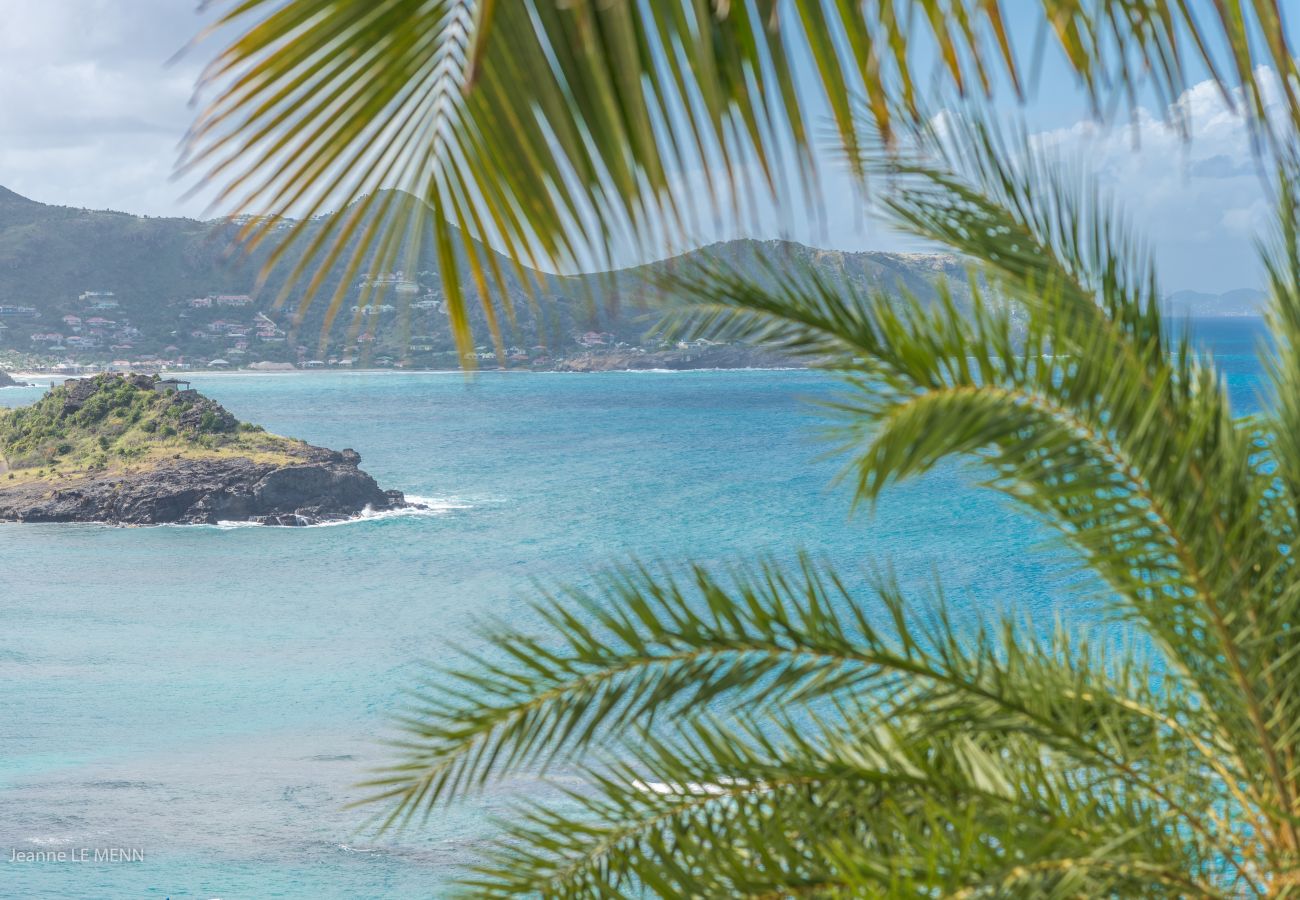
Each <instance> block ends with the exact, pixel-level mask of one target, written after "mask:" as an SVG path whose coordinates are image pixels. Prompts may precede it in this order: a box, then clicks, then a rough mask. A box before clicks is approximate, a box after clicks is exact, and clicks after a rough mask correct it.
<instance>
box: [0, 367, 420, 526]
mask: <svg viewBox="0 0 1300 900" xmlns="http://www.w3.org/2000/svg"><path fill="white" fill-rule="evenodd" d="M156 384H157V379H156V378H155V379H153V381H150V380H149V379H148V378H146V377H145V376H129V377H128V378H125V379H123V378H121V377H119V376H100V377H98V378H96V379H83V380H73V381H70V382H68V383H67V384H65V385H64V386H63V387H62V388H56V389H55V391H53V392H51V394H50V395H47V397H46V398H45V399H44V400H43V401H41V403H38V405H37V406H35V407H28V408H26V409H28V410H34V411H35V412H37V413H41V414H43V415H44V416H45V417H46V418H47V419H49V420H50V422H49V423H46V422H41V423H40V424H41V425H42V426H44V427H51V425H52V426H53V427H55V428H58V429H59V430H60V431H62V432H64V433H66V432H68V431H70V430H72V429H73V428H74V427H75V426H76V425H77V424H78V423H79V422H80V421H81V420H79V419H78V418H77V414H78V412H79V411H80V410H81V409H83V408H86V407H87V406H88V405H89V404H92V403H94V402H96V397H97V396H108V395H111V396H112V397H114V398H116V400H117V401H118V402H122V398H123V397H125V398H127V400H128V401H129V402H131V403H132V404H135V405H134V406H131V407H130V408H131V409H139V408H141V406H143V408H145V409H147V410H149V411H151V412H157V413H158V414H159V416H160V419H159V420H160V421H167V422H172V423H175V426H176V428H178V429H179V433H180V435H181V437H180V438H176V437H173V438H172V439H171V440H172V443H171V444H168V445H167V447H166V449H167V453H166V455H162V456H160V457H158V458H153V459H150V460H148V461H147V462H144V463H141V464H128V465H122V466H118V467H112V468H95V467H92V468H90V469H89V470H85V471H73V472H63V471H61V470H59V469H57V460H56V459H51V462H50V469H49V470H44V469H43V470H41V471H40V473H39V476H40V477H36V478H31V477H25V478H17V479H15V478H14V474H13V473H10V474H9V476H8V478H6V477H5V476H4V475H0V522H4V521H8V522H95V523H106V524H114V525H163V524H186V525H212V524H216V523H218V522H226V521H239V522H252V523H256V524H260V525H284V526H301V525H313V524H318V523H321V522H331V521H340V520H345V519H351V518H355V517H357V516H360V515H362V514H364V513H366V512H368V511H376V512H377V511H384V510H393V509H401V508H418V505H416V504H410V503H408V502H407V501H406V498H405V497H404V496H403V495H402V493H401V492H400V491H385V490H383V489H381V488H380V487H379V485H378V484H377V483H376V482H375V480H374V479H373V478H372V477H371V476H370V475H368V474H366V473H365V472H364V471H362V470H361V468H360V463H361V456H360V454H358V453H357V452H356V451H354V450H341V451H334V450H327V449H325V448H322V447H314V446H312V445H310V444H306V443H303V442H301V441H292V440H290V439H288V438H281V437H277V436H274V435H267V434H265V432H263V431H261V429H257V428H255V427H253V426H245V425H242V424H241V423H239V422H238V421H237V420H236V419H235V418H234V416H232V415H230V413H229V412H227V411H226V410H225V409H223V408H222V407H221V406H220V405H219V404H217V403H215V401H212V400H210V399H208V398H206V397H202V396H200V395H198V393H197V392H194V391H185V392H177V393H172V394H168V395H164V396H152V395H153V394H154V393H155V385H156ZM119 418H120V417H117V416H115V415H114V414H113V413H111V412H110V413H108V414H107V415H106V416H105V418H104V422H105V423H106V424H101V425H99V426H98V427H97V429H91V430H89V436H90V437H92V438H93V437H95V435H96V433H98V435H99V438H105V437H106V435H107V434H109V433H111V432H112V428H111V423H113V422H115V421H117V420H118V419H119ZM3 421H4V420H0V424H3ZM119 427H120V426H119ZM82 430H83V431H86V430H87V429H82ZM187 434H188V435H192V436H193V444H194V448H193V450H190V449H189V448H187V447H186V446H185V445H183V444H182V445H180V446H177V444H176V440H178V439H180V440H186V438H185V437H184V436H185V435H187ZM83 439H84V438H83ZM223 440H224V441H226V443H224V444H223V443H222V441H223ZM63 446H65V447H66V446H67V445H66V444H65V445H63ZM214 448H216V450H215V451H214ZM0 449H2V448H0ZM173 450H174V451H176V452H171V451H173ZM245 453H246V454H247V455H245ZM5 471H6V468H5V462H4V459H3V457H0V473H3V472H5ZM25 472H27V473H29V472H30V469H28V470H25ZM18 473H19V474H20V475H22V474H24V470H19V472H18Z"/></svg>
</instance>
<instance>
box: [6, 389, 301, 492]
mask: <svg viewBox="0 0 1300 900" xmlns="http://www.w3.org/2000/svg"><path fill="white" fill-rule="evenodd" d="M177 387H180V388H182V389H180V390H176V389H174V388H170V387H168V386H167V385H166V384H165V383H164V384H158V383H156V381H155V379H151V378H150V377H149V376H144V375H135V376H126V377H122V376H117V375H100V376H97V377H95V378H87V379H79V380H74V381H72V382H70V383H69V384H67V385H62V386H59V387H56V388H53V389H52V390H51V391H50V392H49V393H47V394H45V395H44V396H43V397H42V398H41V399H40V400H38V401H37V402H36V403H34V404H33V405H31V406H25V407H19V408H17V409H9V410H0V475H3V477H4V483H10V482H26V481H33V480H58V479H62V478H69V477H77V476H81V475H88V474H93V473H100V472H105V471H115V470H130V469H132V468H134V467H140V466H143V465H147V464H149V463H150V462H154V461H157V460H160V459H182V458H186V459H189V458H216V457H241V458H247V459H252V460H254V461H257V462H276V463H281V464H290V463H292V462H293V461H294V460H295V458H296V457H297V456H298V455H300V454H301V452H302V448H303V447H304V446H305V445H304V444H302V442H301V441H293V440H290V439H288V438H282V437H279V436H277V435H273V434H268V433H267V432H266V431H265V430H263V429H262V428H260V427H257V426H252V425H247V424H243V423H240V422H239V421H238V420H236V419H235V417H234V416H232V415H231V414H230V413H229V412H227V411H226V410H225V409H224V408H223V407H222V406H221V405H220V404H218V403H216V402H215V401H213V400H210V399H208V398H206V397H203V396H200V395H198V394H197V393H196V392H194V391H190V390H185V389H184V387H186V386H184V385H180V386H177Z"/></svg>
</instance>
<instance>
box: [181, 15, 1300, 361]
mask: <svg viewBox="0 0 1300 900" xmlns="http://www.w3.org/2000/svg"><path fill="white" fill-rule="evenodd" d="M1036 9H1037V10H1038V11H1040V13H1041V15H1042V16H1043V21H1044V23H1046V24H1047V25H1049V26H1050V29H1051V31H1052V33H1053V34H1054V35H1055V39H1056V41H1057V42H1058V44H1059V45H1060V47H1061V48H1062V50H1063V52H1064V53H1065V56H1066V58H1067V59H1068V60H1069V62H1070V64H1071V65H1072V66H1073V67H1074V69H1075V70H1076V71H1077V72H1078V73H1079V74H1080V76H1081V77H1082V79H1083V81H1084V83H1085V84H1086V85H1087V86H1088V88H1089V89H1090V90H1091V91H1092V92H1093V95H1094V97H1096V98H1097V99H1098V101H1099V103H1098V105H1099V106H1100V99H1101V97H1102V96H1103V95H1104V94H1105V93H1107V92H1108V91H1110V90H1113V89H1114V88H1115V87H1117V86H1123V87H1134V86H1135V85H1136V84H1138V83H1139V82H1146V83H1149V84H1151V85H1153V87H1154V89H1155V91H1156V93H1157V96H1159V97H1161V98H1163V99H1164V100H1165V101H1169V102H1170V103H1172V101H1173V99H1174V98H1176V97H1177V96H1178V94H1179V92H1180V91H1182V90H1183V88H1184V87H1185V77H1184V70H1185V68H1186V63H1187V61H1188V58H1189V57H1193V58H1197V59H1204V60H1206V61H1207V62H1210V63H1211V64H1213V55H1212V53H1211V49H1212V45H1214V44H1216V43H1218V44H1222V45H1223V47H1222V49H1225V50H1226V52H1227V55H1228V57H1229V58H1230V59H1231V63H1232V65H1231V66H1230V67H1229V68H1230V69H1231V71H1233V72H1234V73H1236V75H1235V77H1236V80H1238V81H1240V83H1241V84H1242V85H1243V86H1244V87H1245V89H1246V90H1245V96H1246V97H1247V98H1248V101H1249V102H1248V104H1247V110H1248V111H1253V112H1254V114H1255V115H1256V117H1257V118H1258V117H1259V116H1261V115H1262V113H1263V111H1264V102H1265V98H1264V94H1263V88H1262V87H1261V86H1260V81H1259V79H1260V77H1261V76H1259V75H1257V74H1256V72H1255V63H1256V62H1257V61H1258V60H1259V56H1258V55H1257V54H1256V53H1255V51H1254V49H1253V48H1252V45H1251V43H1250V42H1249V41H1248V40H1246V39H1245V37H1244V36H1245V35H1246V34H1248V33H1249V32H1250V31H1251V29H1253V28H1260V29H1262V31H1263V33H1265V34H1267V35H1268V36H1269V41H1268V43H1267V45H1266V48H1265V51H1266V53H1265V58H1267V59H1268V60H1269V61H1270V62H1271V63H1272V64H1273V65H1274V66H1275V67H1276V69H1277V71H1278V72H1279V73H1286V74H1290V73H1294V71H1295V70H1294V63H1293V62H1292V61H1291V59H1290V55H1289V52H1288V47H1287V44H1286V40H1285V36H1284V32H1283V31H1282V30H1281V28H1280V27H1275V26H1279V19H1280V15H1279V14H1278V13H1277V10H1276V8H1275V7H1274V6H1273V5H1272V4H1271V3H1269V2H1265V0H1257V2H1255V3H1253V4H1250V5H1243V4H1239V3H1233V4H1226V3H1225V4H1217V5H1216V9H1217V11H1218V13H1219V16H1218V18H1217V19H1215V20H1214V24H1213V26H1211V25H1208V24H1206V23H1200V22H1196V21H1195V20H1194V19H1193V17H1192V12H1191V9H1190V6H1189V5H1187V4H1183V3H1179V4H1176V5H1173V6H1169V5H1167V4H1163V3H1151V2H1148V0H1112V2H1107V3H1100V4H1096V5H1095V7H1094V6H1093V5H1090V4H1082V3H1078V2H1077V0H1040V3H1039V4H1036ZM918 23H920V24H918ZM215 28H216V29H218V30H226V29H234V30H235V31H236V37H235V38H234V39H232V40H231V41H230V43H229V44H227V45H226V46H225V47H224V48H223V49H222V50H221V51H220V52H219V54H218V56H217V58H216V60H215V61H214V62H213V64H212V66H211V67H210V70H209V72H208V74H207V77H206V83H207V84H208V85H209V86H210V87H211V89H212V90H213V91H214V92H215V95H214V97H213V98H212V99H211V100H210V101H209V102H208V103H207V104H206V106H205V107H204V109H203V111H202V112H201V114H200V115H199V117H198V119H197V121H196V123H195V125H194V128H193V130H192V134H191V137H190V140H189V141H188V144H187V147H188V149H187V153H186V157H185V159H184V171H187V172H190V173H193V174H195V175H198V176H201V177H202V178H203V179H204V181H206V182H207V183H210V184H215V185H218V186H219V192H218V201H217V206H218V208H220V209H222V210H223V211H226V212H230V213H232V214H234V215H237V216H238V215H251V216H253V218H252V219H251V220H250V221H249V222H248V224H247V225H246V226H245V227H244V229H243V231H242V239H243V241H244V243H245V245H246V246H247V247H250V248H251V247H256V246H258V245H260V244H263V243H266V242H274V243H275V244H276V246H275V249H274V251H273V252H272V253H271V259H270V261H269V262H268V263H267V267H268V269H267V271H268V272H269V271H271V270H274V269H275V267H276V266H282V269H280V274H281V275H282V279H281V280H282V281H283V283H284V289H283V291H282V293H281V297H280V298H279V299H280V300H281V301H282V302H283V301H286V300H287V299H288V296H289V294H290V293H291V292H293V291H295V290H299V289H301V292H302V302H303V303H313V302H317V300H318V298H319V297H320V296H321V295H323V294H324V291H325V288H324V284H325V277H326V273H329V272H332V271H336V270H340V269H341V270H344V271H346V272H347V273H348V274H355V273H357V272H360V271H362V270H363V269H370V270H384V269H385V268H391V267H392V266H393V264H394V263H395V262H397V261H401V260H402V259H403V258H406V259H408V262H409V258H410V256H411V254H413V253H418V252H420V251H421V250H422V244H421V242H420V241H419V240H416V241H413V242H409V241H407V240H406V239H407V238H408V237H409V236H411V234H412V233H413V232H414V233H415V234H417V235H430V236H431V237H432V240H433V245H434V247H435V248H436V249H435V252H436V255H437V257H438V259H437V263H438V266H439V269H440V271H441V277H442V279H443V283H444V291H445V294H446V296H447V300H448V307H449V310H450V312H451V315H452V323H453V326H454V328H453V331H454V333H455V336H456V338H457V341H458V342H459V345H460V347H461V349H462V350H465V349H468V347H469V344H470V335H469V324H468V323H469V320H468V317H467V307H468V305H469V304H471V303H472V302H474V301H475V300H477V301H478V302H479V303H480V304H482V305H483V308H484V309H485V310H486V311H487V312H488V313H490V319H491V322H490V325H491V328H492V330H493V332H494V337H496V338H497V339H498V342H499V339H500V334H499V325H497V324H496V323H497V322H498V321H499V319H501V318H503V317H504V318H508V317H509V315H510V313H511V311H510V304H511V296H510V290H509V288H508V287H507V285H506V283H505V280H504V279H502V278H500V277H499V275H498V273H494V272H493V268H494V266H495V262H494V260H493V257H492V254H491V253H490V251H489V250H488V249H487V245H492V246H494V247H496V248H498V249H500V250H502V251H503V252H505V253H506V254H507V255H508V256H509V257H510V258H511V259H512V260H515V261H517V262H518V263H520V264H522V263H527V264H529V265H531V266H532V267H533V268H534V269H543V270H550V271H554V270H561V271H564V270H571V269H573V268H575V267H596V268H601V267H605V266H607V265H608V263H609V262H610V260H611V259H612V258H613V256H614V254H615V253H617V252H619V251H624V250H626V249H627V248H628V247H632V248H638V247H639V248H641V249H642V250H648V249H650V248H653V249H654V250H656V251H661V250H663V249H665V248H664V247H663V240H664V238H665V237H666V236H668V235H686V236H690V235H692V234H693V232H694V231H695V229H693V228H692V227H691V225H690V223H692V222H697V221H699V218H700V216H701V215H702V214H709V213H711V214H719V213H732V214H734V215H736V216H739V217H741V218H745V217H746V216H747V215H752V213H750V214H747V213H745V212H744V211H743V209H742V207H741V203H742V200H743V199H745V198H753V197H758V196H762V197H766V198H767V199H768V200H769V201H771V202H775V203H776V204H777V205H778V206H781V207H789V208H796V205H797V204H799V203H801V202H803V201H804V200H806V199H808V198H816V196H817V190H818V188H817V180H818V176H817V164H816V158H817V156H818V154H817V153H815V152H814V150H815V148H814V146H813V138H812V135H813V134H814V133H815V131H816V128H815V125H816V121H817V120H818V118H819V117H820V116H821V115H822V113H821V112H818V110H823V109H825V110H829V111H830V114H831V118H832V120H833V122H834V133H835V139H834V143H835V145H836V147H837V148H838V149H839V150H840V151H842V152H843V153H844V155H845V156H846V158H848V159H849V160H850V162H851V165H852V166H853V167H854V169H855V171H856V172H857V173H858V175H859V176H862V175H864V174H865V168H864V167H863V166H862V165H861V162H860V160H861V153H860V150H861V137H860V133H861V125H862V124H863V122H864V121H866V122H870V123H871V124H872V125H873V126H874V128H875V129H876V130H877V131H878V132H879V133H881V134H883V135H885V136H886V139H888V138H889V137H890V136H891V135H892V134H893V133H894V132H895V131H896V130H897V129H898V128H899V127H900V125H902V124H905V123H907V122H909V121H911V120H912V119H914V118H915V117H916V116H917V115H918V114H919V112H920V110H921V108H922V106H923V104H922V103H921V101H920V100H919V99H918V88H917V82H918V79H917V75H916V73H915V72H914V71H913V65H914V63H913V57H914V56H915V54H916V53H917V48H918V47H920V46H926V45H930V46H932V47H933V48H934V49H935V50H936V52H937V58H938V60H939V71H940V73H941V76H942V82H943V83H945V84H947V85H950V86H951V87H953V88H954V89H955V90H956V91H958V92H960V93H968V94H975V95H978V94H982V93H985V92H987V91H988V90H990V89H991V85H992V84H993V83H995V82H996V81H997V80H998V76H999V73H1002V74H1005V75H1006V76H1007V77H1008V78H1009V80H1010V81H1011V82H1012V83H1013V84H1014V85H1016V86H1017V87H1018V86H1019V85H1020V84H1021V82H1022V76H1021V72H1020V69H1019V67H1018V65H1017V62H1016V55H1015V52H1014V48H1013V47H1012V45H1011V41H1010V38H1009V35H1008V31H1007V28H1006V25H1005V12H1004V9H1003V4H1002V3H1001V2H999V0H883V2H869V3H859V2H849V0H793V2H786V3H782V2H777V0H728V2H720V0H669V2H662V3H661V2H654V3H651V2H648V0H615V2H603V0H600V2H598V0H578V2H569V3H558V2H554V0H519V2H512V3H497V2H490V0H378V2H373V0H292V2H289V3H283V2H280V0H239V2H235V3H233V4H232V5H231V7H230V8H229V9H228V11H227V12H226V13H225V15H223V16H222V17H221V19H220V20H219V21H218V23H217V24H216V26H215ZM1216 34H1217V35H1218V37H1219V40H1218V41H1217V42H1216V40H1215V37H1216ZM1212 70H1213V71H1214V72H1215V73H1216V75H1217V72H1218V69H1212ZM1282 81H1283V84H1284V85H1285V91H1286V98H1287V100H1289V101H1290V102H1291V109H1292V111H1293V112H1295V111H1297V110H1300V105H1297V103H1296V100H1295V97H1294V96H1293V94H1292V93H1291V88H1290V84H1289V81H1287V79H1286V78H1283V79H1282ZM1224 84H1225V87H1226V86H1227V85H1228V84H1229V82H1228V80H1227V78H1226V77H1225V78H1224ZM1297 121H1300V114H1298V115H1297ZM693 173H694V174H693ZM696 174H698V179H703V181H704V182H705V183H706V185H707V189H706V190H700V189H699V187H698V185H696V184H694V183H692V182H693V181H696V180H698V179H697V178H696ZM386 188H394V189H397V190H400V191H404V192H406V193H408V194H410V195H412V196H413V197H414V198H416V201H417V202H415V203H407V204H399V205H404V206H405V208H404V209H402V210H397V209H393V208H392V207H391V206H390V205H389V203H390V201H389V200H385V199H377V198H382V197H383V194H382V193H381V191H382V189H386ZM814 205H815V204H814ZM330 209H342V210H344V211H343V212H342V213H339V214H337V215H334V216H331V217H329V218H327V219H325V220H324V224H326V225H328V226H329V227H321V226H322V223H321V222H317V223H315V226H316V227H314V228H313V227H311V224H310V222H309V220H310V219H311V218H312V217H313V216H316V215H318V214H322V213H324V212H325V211H327V210H330ZM385 213H391V214H392V215H393V216H395V218H389V216H388V215H386V214H385ZM288 216H296V217H298V218H299V220H300V221H299V223H298V224H297V225H295V226H294V227H293V228H292V229H291V231H290V232H289V234H288V236H287V237H286V236H285V235H284V234H283V232H282V230H281V226H282V225H283V222H284V219H285V217H288ZM394 232H395V233H396V234H397V235H399V237H398V238H394V236H393V233H394ZM408 267H414V266H408ZM520 275H521V276H522V270H521V271H520ZM520 280H521V281H524V282H526V280H527V279H526V278H523V277H521V278H520ZM351 283H352V279H351V278H343V279H342V281H341V283H340V286H339V288H338V289H337V290H336V291H334V292H333V293H331V294H330V295H329V296H328V299H327V300H326V302H327V304H328V305H329V306H330V307H331V309H332V310H336V309H337V307H338V304H339V303H340V302H341V298H342V292H344V291H346V290H347V288H348V286H349V285H350V284H351ZM331 319H332V315H331Z"/></svg>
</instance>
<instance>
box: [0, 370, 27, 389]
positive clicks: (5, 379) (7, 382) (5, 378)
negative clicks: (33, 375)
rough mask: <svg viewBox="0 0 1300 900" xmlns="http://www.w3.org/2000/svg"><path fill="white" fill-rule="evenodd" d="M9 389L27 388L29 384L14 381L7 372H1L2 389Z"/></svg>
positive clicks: (0, 383) (0, 382)
mask: <svg viewBox="0 0 1300 900" xmlns="http://www.w3.org/2000/svg"><path fill="white" fill-rule="evenodd" d="M7 387H27V384H26V383H25V382H22V381H14V380H13V378H11V377H10V376H9V375H8V374H6V373H5V372H0V388H7Z"/></svg>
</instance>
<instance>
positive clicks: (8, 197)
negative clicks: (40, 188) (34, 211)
mask: <svg viewBox="0 0 1300 900" xmlns="http://www.w3.org/2000/svg"><path fill="white" fill-rule="evenodd" d="M0 203H4V204H19V203H21V204H26V205H32V206H35V205H36V201H35V200H29V199H27V198H26V197H24V196H23V195H22V194H18V193H15V192H13V191H11V190H9V188H7V187H5V186H4V185H0Z"/></svg>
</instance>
